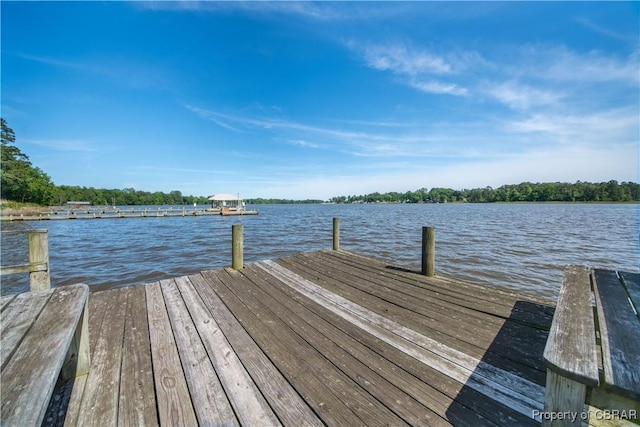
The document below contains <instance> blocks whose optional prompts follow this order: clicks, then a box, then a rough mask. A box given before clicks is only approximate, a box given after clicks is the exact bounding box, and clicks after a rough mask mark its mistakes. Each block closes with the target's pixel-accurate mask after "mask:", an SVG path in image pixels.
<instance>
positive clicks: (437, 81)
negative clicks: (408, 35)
mask: <svg viewBox="0 0 640 427" xmlns="http://www.w3.org/2000/svg"><path fill="white" fill-rule="evenodd" d="M346 46H347V47H348V48H349V49H350V50H352V51H354V52H356V53H357V54H358V55H359V56H360V57H361V58H362V60H363V61H364V63H365V65H366V66H367V67H369V68H372V69H374V70H379V71H386V72H390V73H392V74H393V75H394V76H396V78H397V79H398V81H400V82H401V83H402V84H405V85H407V86H409V87H412V88H414V89H417V90H418V91H420V92H423V93H430V94H438V95H442V94H445V95H457V96H461V95H467V94H468V93H469V90H468V88H467V87H466V86H465V85H464V84H462V83H461V77H464V76H463V74H464V73H465V72H468V70H470V69H477V68H478V67H489V66H490V65H491V64H490V62H489V61H487V60H486V59H484V58H483V57H482V55H480V54H479V53H478V52H474V51H463V50H460V51H455V52H454V51H451V52H447V53H446V54H437V53H434V52H432V51H429V50H427V49H423V48H417V47H414V46H412V45H411V44H410V43H401V42H395V43H378V44H376V43H359V42H356V41H353V40H351V41H349V42H347V43H346ZM444 79H446V80H447V81H444ZM456 79H457V81H456Z"/></svg>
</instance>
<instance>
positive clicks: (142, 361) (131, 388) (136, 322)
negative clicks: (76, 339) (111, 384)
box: [118, 285, 158, 426]
mask: <svg viewBox="0 0 640 427" xmlns="http://www.w3.org/2000/svg"><path fill="white" fill-rule="evenodd" d="M123 292H126V294H127V310H126V314H125V325H124V339H123V344H122V345H123V348H122V368H121V374H120V399H119V401H118V425H123V426H154V425H158V411H157V408H156V396H155V390H154V385H153V367H152V363H151V342H150V341H149V322H148V319H147V309H146V308H147V301H146V293H145V289H144V286H142V285H137V286H129V287H127V288H125V289H124V290H123Z"/></svg>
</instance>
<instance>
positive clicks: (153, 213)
mask: <svg viewBox="0 0 640 427" xmlns="http://www.w3.org/2000/svg"><path fill="white" fill-rule="evenodd" d="M257 214H258V211H254V210H246V211H223V210H221V209H217V210H212V209H207V208H204V209H203V208H191V207H189V208H187V207H181V206H180V207H179V206H176V207H168V208H155V209H153V208H135V207H131V208H122V209H111V208H95V207H89V208H84V209H57V210H43V211H41V212H38V213H27V214H17V215H13V214H10V215H8V214H4V213H3V214H2V215H1V216H0V222H4V221H9V222H11V221H54V220H63V219H66V220H74V219H118V218H167V217H170V218H175V217H194V216H229V215H233V216H237V215H257Z"/></svg>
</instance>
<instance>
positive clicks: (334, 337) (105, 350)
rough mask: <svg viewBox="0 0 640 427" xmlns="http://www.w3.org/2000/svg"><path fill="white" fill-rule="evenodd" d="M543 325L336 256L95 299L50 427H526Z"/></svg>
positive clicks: (502, 305)
mask: <svg viewBox="0 0 640 427" xmlns="http://www.w3.org/2000/svg"><path fill="white" fill-rule="evenodd" d="M552 316H553V302H552V301H546V300H543V299H540V298H536V297H533V296H525V295H519V294H516V293H515V292H512V291H507V290H502V289H498V288H488V287H483V286H479V285H474V284H469V283H463V282H459V281H456V280H452V279H448V278H444V277H425V276H422V275H419V274H416V273H415V272H409V271H407V270H404V269H402V268H399V267H396V266H392V265H389V264H387V263H384V262H382V261H379V260H374V259H371V258H365V257H362V256H359V255H355V254H352V253H349V252H344V251H321V252H313V253H305V254H300V255H296V256H292V257H287V258H282V259H278V260H275V261H263V262H257V263H253V264H248V265H246V266H245V268H244V269H242V270H239V271H236V270H231V269H221V270H211V271H204V272H202V273H200V274H196V275H192V276H185V277H180V278H176V279H170V280H163V281H161V282H158V283H152V284H148V285H139V286H131V287H126V288H119V289H114V290H109V291H104V292H96V293H93V294H91V296H90V300H89V336H90V345H91V363H92V365H91V369H90V372H89V374H88V375H86V376H83V377H79V378H77V379H76V380H75V383H74V385H73V391H72V393H71V398H70V401H69V405H68V409H67V411H66V414H65V415H64V417H63V418H64V424H65V425H82V426H89V425H99V426H104V425H165V426H166V425H185V426H191V425H245V426H268V425H287V426H303V425H307V426H316V425H317V426H319V425H333V426H359V425H362V426H364V425H366V426H378V425H379V426H402V425H430V426H440V425H442V426H444V425H469V426H480V425H533V424H538V421H536V420H534V419H532V414H533V410H542V409H543V401H544V384H545V375H546V368H545V366H544V362H543V358H542V354H543V350H544V346H545V342H546V339H547V335H548V330H549V327H550V324H551V320H552ZM58 421H59V420H58ZM45 422H46V419H45Z"/></svg>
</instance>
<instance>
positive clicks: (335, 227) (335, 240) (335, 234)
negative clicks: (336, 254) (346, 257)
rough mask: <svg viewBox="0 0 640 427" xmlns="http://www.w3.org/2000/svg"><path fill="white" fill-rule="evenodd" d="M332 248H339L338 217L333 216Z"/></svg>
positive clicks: (336, 249) (337, 249) (335, 249)
mask: <svg viewBox="0 0 640 427" xmlns="http://www.w3.org/2000/svg"><path fill="white" fill-rule="evenodd" d="M333 250H334V251H339V250H340V218H333Z"/></svg>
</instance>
